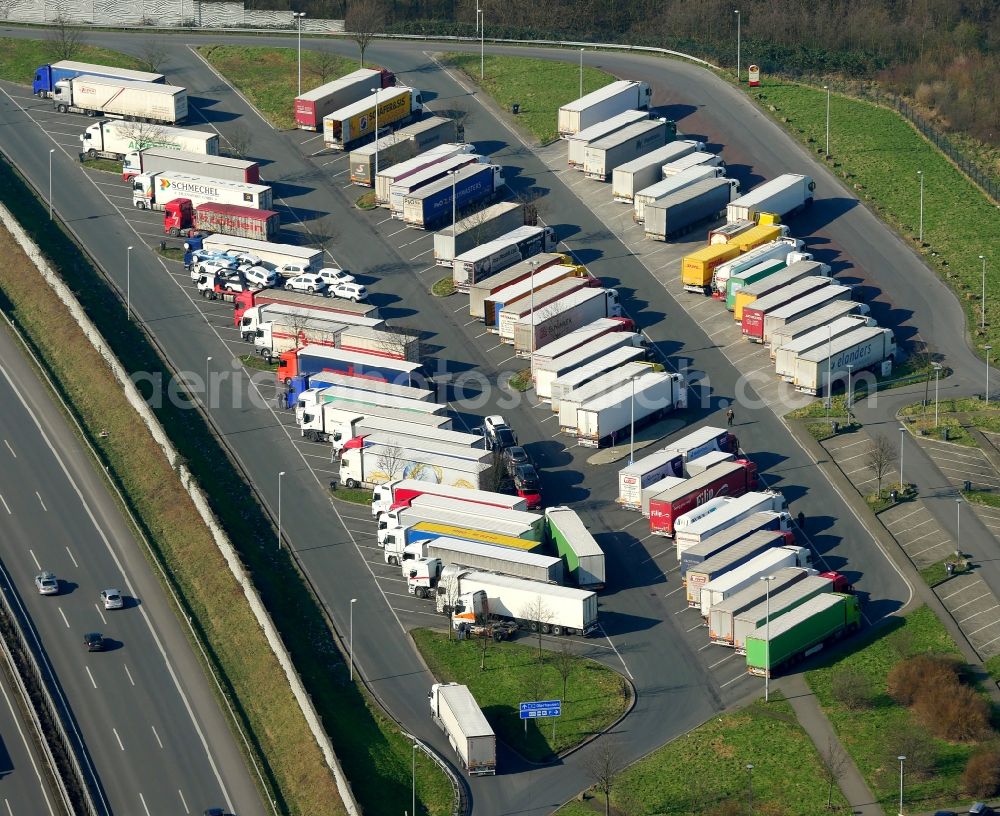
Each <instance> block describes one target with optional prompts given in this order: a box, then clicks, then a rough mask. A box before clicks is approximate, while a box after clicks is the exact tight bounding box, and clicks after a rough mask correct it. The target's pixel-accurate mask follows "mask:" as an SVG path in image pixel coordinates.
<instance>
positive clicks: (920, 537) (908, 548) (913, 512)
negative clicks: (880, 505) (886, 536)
mask: <svg viewBox="0 0 1000 816" xmlns="http://www.w3.org/2000/svg"><path fill="white" fill-rule="evenodd" d="M879 519H880V520H881V522H882V524H883V525H884V526H885V528H886V529H887V530H888V531H889V532H890V534H891V535H892V537H893V538H895V539H896V541H897V542H898V543H899V546H901V547H902V548H903V551H904V552H905V553H906V554H907V555H908V556H909V558H910V560H911V561H912V562H913V563H914V564H915V565H916V567H917V568H918V569H920V568H921V567H926V566H928V565H930V564H936V563H937V562H938V561H941V560H943V559H945V558H947V557H948V556H949V555H951V554H952V553H954V552H955V542H954V541H952V540H951V538H950V537H949V536H948V535H947V534H946V533H945V532H944V531H943V530H942V529H941V527H940V525H939V524H938V523H937V521H935V519H934V517H933V516H932V515H931V514H930V512H929V511H928V510H927V508H926V507H925V506H924V505H923V504H921V503H918V502H904V503H902V504H897V505H895V506H894V507H890V508H889V509H888V510H883V511H882V512H881V513H880V514H879Z"/></svg>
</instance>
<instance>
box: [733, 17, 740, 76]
mask: <svg viewBox="0 0 1000 816" xmlns="http://www.w3.org/2000/svg"><path fill="white" fill-rule="evenodd" d="M733 14H735V15H736V81H737V82H740V68H741V66H740V46H741V45H742V43H741V42H740V40H741V35H742V31H741V28H740V10H739V9H735V10H734V11H733Z"/></svg>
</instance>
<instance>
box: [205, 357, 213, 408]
mask: <svg viewBox="0 0 1000 816" xmlns="http://www.w3.org/2000/svg"><path fill="white" fill-rule="evenodd" d="M211 365H212V358H211V357H206V358H205V407H206V408H208V407H209V403H210V401H211V397H210V396H209V391H210V390H211V382H212V376H211V374H209V367H210V366H211Z"/></svg>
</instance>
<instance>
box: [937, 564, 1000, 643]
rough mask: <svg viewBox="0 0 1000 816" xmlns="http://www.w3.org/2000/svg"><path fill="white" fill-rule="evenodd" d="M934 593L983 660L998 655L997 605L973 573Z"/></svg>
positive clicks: (999, 620)
mask: <svg viewBox="0 0 1000 816" xmlns="http://www.w3.org/2000/svg"><path fill="white" fill-rule="evenodd" d="M934 592H935V594H937V596H938V598H940V599H941V603H943V604H944V605H945V608H947V610H948V611H949V612H950V613H951V616H952V617H953V618H954V619H955V622H956V623H958V625H959V626H960V627H961V629H962V631H963V632H964V633H965V636H966V638H968V640H969V643H971V644H972V646H973V648H975V650H976V651H977V652H979V654H980V655H981V656H982V657H983V659H987V658H990V657H992V656H993V655H995V654H1000V601H998V599H997V597H996V595H994V594H993V593H992V592H991V591H990V588H989V587H988V586H986V583H985V582H984V581H983V580H982V579H981V578H979V577H978V576H977V575H976V572H975V570H974V569H973V571H972V572H970V573H968V574H965V575H957V576H955V577H954V578H951V579H950V580H948V581H946V582H945V583H943V584H939V585H938V586H937V587H935V589H934Z"/></svg>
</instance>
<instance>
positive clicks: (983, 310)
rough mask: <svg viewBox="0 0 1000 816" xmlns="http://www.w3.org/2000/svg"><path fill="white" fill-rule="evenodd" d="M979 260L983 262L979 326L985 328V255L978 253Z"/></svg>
mask: <svg viewBox="0 0 1000 816" xmlns="http://www.w3.org/2000/svg"><path fill="white" fill-rule="evenodd" d="M979 260H981V261H982V262H983V302H982V304H981V308H982V312H983V321H982V323H980V324H979V325H980V328H983V329H985V328H986V256H985V255H980V256H979Z"/></svg>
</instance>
